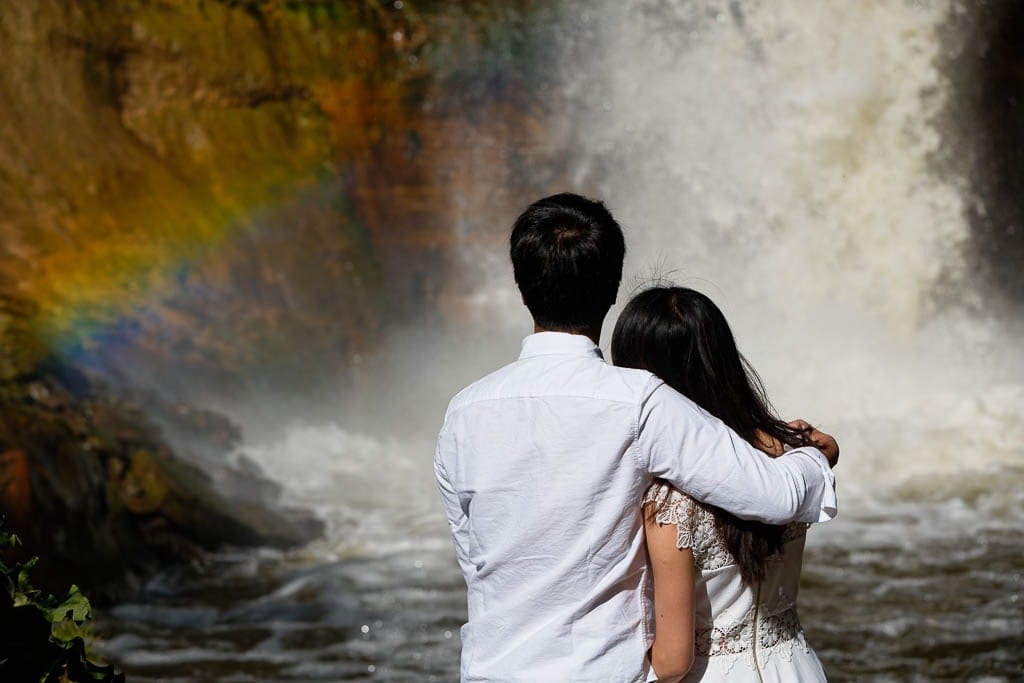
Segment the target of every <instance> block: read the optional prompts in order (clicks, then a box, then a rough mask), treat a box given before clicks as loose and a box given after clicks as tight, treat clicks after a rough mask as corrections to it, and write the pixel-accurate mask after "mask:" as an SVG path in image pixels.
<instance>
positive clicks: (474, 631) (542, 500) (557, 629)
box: [435, 333, 661, 681]
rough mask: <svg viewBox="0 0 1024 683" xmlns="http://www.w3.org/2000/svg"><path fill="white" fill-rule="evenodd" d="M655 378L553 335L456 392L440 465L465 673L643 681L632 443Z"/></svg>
mask: <svg viewBox="0 0 1024 683" xmlns="http://www.w3.org/2000/svg"><path fill="white" fill-rule="evenodd" d="M660 384H661V382H660V381H659V380H657V379H656V378H655V377H653V376H652V375H650V374H649V373H646V372H643V371H638V370H626V369H621V368H616V367H614V366H611V365H608V364H606V363H605V362H604V361H603V360H601V358H600V355H599V352H598V351H597V348H596V347H595V346H594V344H593V343H592V342H590V340H588V339H587V338H586V337H582V336H577V335H566V334H557V333H545V334H539V335H533V336H531V337H529V338H527V340H526V342H524V345H523V354H522V356H521V357H520V359H519V360H518V361H516V362H515V363H512V364H511V365H508V366H506V367H505V368H502V369H501V370H499V371H497V372H495V373H493V374H491V375H489V376H487V377H485V378H484V379H482V380H480V381H479V382H477V383H475V384H473V385H471V386H470V387H468V388H467V389H465V390H464V391H462V392H461V393H460V394H459V395H458V396H456V397H455V398H454V399H453V400H452V402H451V405H450V406H449V409H448V413H447V416H446V420H445V426H444V428H443V429H442V432H441V436H440V439H439V444H438V456H437V459H436V463H435V465H436V467H437V470H438V479H439V481H440V482H441V486H442V489H445V488H446V486H447V487H448V488H449V491H447V492H446V494H447V495H446V506H447V507H449V509H448V510H447V512H448V517H449V521H450V522H451V524H452V531H453V533H454V535H455V539H456V547H457V552H458V555H459V561H460V564H461V566H462V569H463V574H464V575H465V577H466V582H467V586H468V591H469V622H468V623H467V624H466V626H465V627H464V628H463V630H462V639H463V659H462V676H463V680H467V681H475V680H488V681H496V680H521V681H555V680H559V681H568V680H584V681H598V680H609V681H630V680H643V677H644V658H645V653H646V650H647V648H648V646H649V644H650V643H649V640H648V634H647V633H646V615H645V609H646V608H645V602H644V601H645V597H644V590H643V589H644V584H645V582H646V577H647V568H646V562H645V555H644V546H643V543H644V541H643V526H642V523H641V519H640V509H639V505H638V503H639V500H640V498H641V496H642V494H643V491H644V490H645V489H646V487H647V485H648V484H649V483H650V481H651V476H650V474H648V473H647V468H646V467H645V466H644V464H643V463H642V462H641V459H640V457H639V453H638V449H637V445H636V440H637V434H638V430H639V420H640V414H641V406H642V405H643V402H644V400H645V399H646V398H647V397H648V396H649V395H650V394H651V393H652V392H653V391H654V390H655V389H656V388H657V387H658V386H659V385H660ZM453 507H455V508H456V509H451V508H453Z"/></svg>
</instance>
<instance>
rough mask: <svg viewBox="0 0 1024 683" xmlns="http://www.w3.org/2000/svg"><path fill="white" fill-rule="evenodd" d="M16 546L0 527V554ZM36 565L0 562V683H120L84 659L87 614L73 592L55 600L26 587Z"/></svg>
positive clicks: (110, 669) (79, 595)
mask: <svg viewBox="0 0 1024 683" xmlns="http://www.w3.org/2000/svg"><path fill="white" fill-rule="evenodd" d="M19 544H20V542H19V540H18V537H17V536H15V535H14V534H11V533H8V532H7V531H6V530H5V529H4V528H3V523H2V521H0V554H2V555H10V554H12V551H13V550H14V549H15V548H16V547H17V546H18V545H19ZM38 559H39V558H36V557H33V558H32V559H30V560H28V561H27V562H24V563H21V562H13V563H12V564H8V563H7V562H5V561H3V560H0V582H2V583H3V589H2V590H0V632H2V633H3V634H4V635H3V636H2V637H0V680H4V681H26V682H28V681H39V683H51V682H54V683H86V682H87V681H88V682H92V681H103V682H107V681H110V682H115V683H116V682H121V683H123V681H124V674H119V673H117V672H115V671H114V667H112V666H107V665H103V664H97V663H95V662H93V661H91V660H90V659H89V657H88V653H87V651H86V642H87V641H88V640H89V639H90V637H91V632H90V623H89V622H90V620H91V619H92V608H91V606H90V605H89V600H88V599H86V597H85V596H84V595H82V592H81V591H80V590H78V587H77V586H72V587H71V588H70V590H68V593H67V595H66V596H64V597H63V598H58V597H56V596H53V595H50V594H48V593H44V592H43V591H41V590H39V589H37V588H34V587H33V586H32V584H31V582H30V580H29V577H30V575H31V573H32V568H33V567H35V565H36V562H37V561H38Z"/></svg>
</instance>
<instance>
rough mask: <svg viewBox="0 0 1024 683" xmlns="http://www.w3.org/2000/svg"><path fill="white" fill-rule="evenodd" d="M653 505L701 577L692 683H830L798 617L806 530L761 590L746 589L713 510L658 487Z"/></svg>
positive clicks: (777, 559) (775, 563)
mask: <svg viewBox="0 0 1024 683" xmlns="http://www.w3.org/2000/svg"><path fill="white" fill-rule="evenodd" d="M649 502H654V503H655V504H656V505H657V513H656V516H655V520H656V521H657V522H658V523H659V524H671V525H674V526H675V527H676V529H677V541H676V545H677V546H678V547H679V548H690V549H691V550H692V552H693V559H694V564H695V565H696V569H697V571H698V576H697V580H696V586H695V588H696V590H695V593H694V596H695V597H694V601H695V629H696V633H695V654H696V657H697V661H696V663H695V664H694V668H693V669H692V670H691V673H690V675H689V676H688V677H687V678H686V680H687V681H689V680H716V679H718V678H724V677H728V678H729V680H730V681H733V680H744V679H749V680H753V681H769V680H800V681H808V680H809V681H824V680H826V679H825V676H824V672H823V670H822V669H821V664H820V663H819V662H818V660H817V657H816V656H815V655H814V652H813V651H812V650H811V649H810V647H809V646H808V645H807V641H806V639H805V638H804V632H803V628H802V627H801V626H800V620H799V619H798V617H797V611H796V598H797V590H798V588H799V582H800V570H801V565H802V560H803V547H804V538H805V536H806V533H807V527H808V525H806V524H790V525H788V526H787V527H786V529H785V531H784V532H783V542H784V547H783V552H782V553H780V554H779V555H776V556H774V557H772V558H771V559H769V562H768V567H767V569H766V574H765V578H764V580H763V581H761V582H760V584H759V585H757V586H747V585H745V584H744V583H743V580H742V578H741V576H740V570H739V567H738V566H737V565H736V562H735V560H734V559H733V557H732V555H731V554H730V553H729V550H728V548H727V547H726V545H725V542H724V539H723V538H722V536H721V534H720V533H719V532H718V529H717V527H716V525H715V516H714V514H713V513H712V511H711V510H710V509H709V508H707V507H706V506H704V505H703V504H701V503H698V502H697V501H695V500H694V499H693V498H690V497H689V496H687V495H685V494H683V493H680V492H679V491H677V490H675V489H674V488H672V487H671V486H669V485H668V484H664V483H660V482H655V483H654V484H653V485H652V486H651V487H650V489H648V491H647V494H646V495H645V496H644V504H647V503H649ZM737 665H739V667H738V668H737ZM794 667H795V668H794Z"/></svg>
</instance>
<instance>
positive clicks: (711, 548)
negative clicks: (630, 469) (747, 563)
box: [642, 482, 810, 571]
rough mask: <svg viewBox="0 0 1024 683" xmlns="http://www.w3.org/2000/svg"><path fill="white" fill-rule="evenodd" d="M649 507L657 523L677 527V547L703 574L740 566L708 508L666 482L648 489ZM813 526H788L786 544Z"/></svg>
mask: <svg viewBox="0 0 1024 683" xmlns="http://www.w3.org/2000/svg"><path fill="white" fill-rule="evenodd" d="M648 503H654V504H655V505H656V507H657V512H656V513H655V517H654V520H655V521H656V522H657V523H658V524H662V525H664V524H673V525H675V527H676V547H678V548H691V549H692V550H693V562H694V565H695V566H696V568H697V569H698V570H699V571H714V570H716V569H721V568H722V567H728V566H731V565H735V564H736V561H735V560H734V559H733V556H732V553H730V552H729V548H728V547H727V546H726V545H725V541H724V540H723V539H722V538H721V536H720V535H719V534H718V530H717V528H716V526H715V515H714V513H713V512H711V510H710V509H708V508H707V507H706V506H705V505H703V504H701V503H698V502H697V501H696V500H694V499H693V498H691V497H689V496H687V495H685V494H683V493H680V492H679V491H677V490H676V489H674V488H672V486H670V485H669V484H666V483H664V482H655V483H653V484H651V486H650V488H648V489H647V493H646V494H644V498H643V502H642V504H643V505H646V504H648ZM809 526H810V525H809V524H801V523H793V524H789V525H787V526H786V529H785V531H783V533H782V542H783V543H788V542H789V541H792V540H793V539H795V538H799V537H800V536H803V535H805V534H806V533H807V528H808V527H809Z"/></svg>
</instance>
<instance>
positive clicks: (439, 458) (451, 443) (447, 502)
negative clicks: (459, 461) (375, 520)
mask: <svg viewBox="0 0 1024 683" xmlns="http://www.w3.org/2000/svg"><path fill="white" fill-rule="evenodd" d="M454 455H455V439H454V437H453V436H452V435H451V433H449V432H447V431H446V430H444V429H442V430H441V434H440V435H439V436H438V437H437V453H436V454H435V456H434V476H435V477H436V478H437V485H438V488H439V489H440V490H441V505H442V506H443V507H444V514H445V517H447V518H448V528H449V529H450V530H451V532H452V539H453V540H454V541H455V557H456V558H457V559H458V561H459V567H460V568H461V569H462V575H463V576H464V577H468V576H469V575H470V573H471V571H472V569H473V563H472V561H471V560H470V558H469V517H468V515H467V514H466V513H467V510H466V508H465V507H463V503H462V499H461V498H460V496H459V494H458V491H456V489H455V486H454V485H453V484H452V481H451V479H450V478H449V476H448V471H447V470H446V468H445V465H444V463H445V461H449V462H450V461H451V459H452V458H453V457H454Z"/></svg>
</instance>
